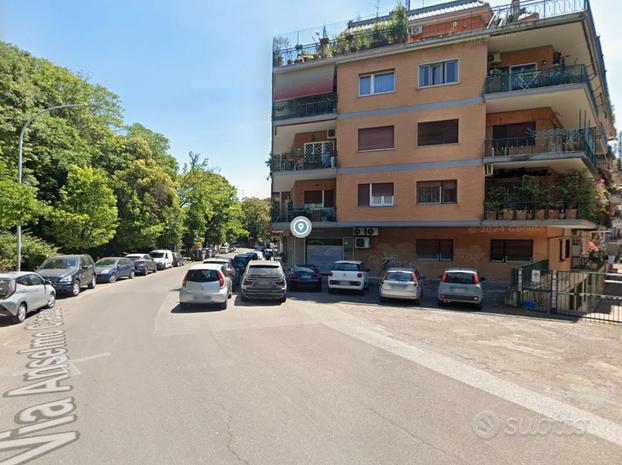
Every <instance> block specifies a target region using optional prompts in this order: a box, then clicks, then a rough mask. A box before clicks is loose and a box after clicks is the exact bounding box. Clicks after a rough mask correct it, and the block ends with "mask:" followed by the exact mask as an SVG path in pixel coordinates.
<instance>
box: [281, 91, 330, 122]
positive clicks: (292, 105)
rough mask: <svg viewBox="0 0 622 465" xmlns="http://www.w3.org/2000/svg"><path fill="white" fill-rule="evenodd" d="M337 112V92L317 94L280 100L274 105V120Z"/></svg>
mask: <svg viewBox="0 0 622 465" xmlns="http://www.w3.org/2000/svg"><path fill="white" fill-rule="evenodd" d="M332 113H337V93H336V92H333V93H330V94H324V95H316V96H313V97H303V98H298V99H291V100H280V101H277V102H274V103H273V105H272V119H273V120H274V121H279V120H284V119H290V118H306V117H309V116H320V115H327V114H332Z"/></svg>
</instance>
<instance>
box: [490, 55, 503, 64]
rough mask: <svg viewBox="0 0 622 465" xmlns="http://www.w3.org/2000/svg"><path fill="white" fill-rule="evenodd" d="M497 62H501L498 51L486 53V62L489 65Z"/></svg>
mask: <svg viewBox="0 0 622 465" xmlns="http://www.w3.org/2000/svg"><path fill="white" fill-rule="evenodd" d="M498 63H501V53H499V52H495V53H489V54H488V64H489V65H496V64H498Z"/></svg>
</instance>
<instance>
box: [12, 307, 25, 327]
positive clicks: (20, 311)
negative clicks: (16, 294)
mask: <svg viewBox="0 0 622 465" xmlns="http://www.w3.org/2000/svg"><path fill="white" fill-rule="evenodd" d="M27 313H28V307H26V304H25V303H24V302H22V303H21V304H19V307H18V308H17V313H16V314H15V316H14V317H13V319H14V320H15V322H16V323H22V322H23V321H24V320H25V319H26V314H27Z"/></svg>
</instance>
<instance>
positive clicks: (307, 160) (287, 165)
mask: <svg viewBox="0 0 622 465" xmlns="http://www.w3.org/2000/svg"><path fill="white" fill-rule="evenodd" d="M336 166H337V157H336V154H334V153H323V154H317V153H312V154H304V153H303V152H302V151H299V152H293V153H282V154H279V155H276V154H273V155H272V156H271V157H270V171H271V172H272V173H278V172H283V171H285V172H288V171H308V170H324V169H332V168H336Z"/></svg>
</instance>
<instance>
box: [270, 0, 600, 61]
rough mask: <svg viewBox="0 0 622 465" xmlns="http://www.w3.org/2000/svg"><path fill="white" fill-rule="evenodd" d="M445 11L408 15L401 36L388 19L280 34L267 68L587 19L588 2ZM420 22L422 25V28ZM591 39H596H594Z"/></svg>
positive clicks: (538, 1)
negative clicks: (573, 17)
mask: <svg viewBox="0 0 622 465" xmlns="http://www.w3.org/2000/svg"><path fill="white" fill-rule="evenodd" d="M455 3H456V4H457V6H460V4H461V3H462V4H464V3H468V2H466V1H465V2H460V1H459V0H458V1H456V2H455ZM445 8H446V5H444V4H443V5H440V6H439V5H432V6H428V7H424V8H418V9H413V10H410V11H409V12H408V18H409V22H408V27H409V28H410V30H409V31H408V32H407V33H405V34H404V33H403V32H402V31H403V25H400V27H398V28H396V27H394V26H392V25H391V22H390V16H389V15H385V16H381V17H379V18H371V19H367V20H357V21H342V22H339V23H335V24H328V25H324V26H320V27H315V28H311V29H307V30H299V31H294V32H292V33H288V34H282V35H279V36H276V37H274V39H273V46H272V52H273V65H274V66H275V67H280V66H288V65H296V64H298V63H305V62H308V61H315V60H324V59H328V58H331V57H335V56H340V55H348V54H352V53H357V52H359V51H363V50H368V49H373V48H378V47H386V46H391V45H396V44H403V43H405V42H408V43H422V44H423V43H425V42H426V41H430V40H436V39H438V38H440V37H448V36H469V35H476V34H480V33H481V32H482V31H486V30H488V31H499V30H504V29H510V28H512V27H514V26H515V25H521V24H533V23H535V22H536V21H539V20H543V19H548V18H553V17H557V16H563V15H567V14H572V13H579V12H586V14H588V15H590V16H591V12H590V5H589V1H588V0H535V1H522V2H520V5H518V6H517V5H516V4H514V5H512V4H506V5H501V6H495V7H490V8H487V9H484V8H482V7H475V8H472V9H470V10H463V11H458V12H457V13H456V15H455V17H456V18H459V20H458V21H456V20H455V18H452V17H449V18H448V17H447V15H446V11H445ZM421 21H424V22H423V24H421ZM415 22H416V23H417V25H418V26H421V28H420V29H417V30H415V28H412V26H413V24H414V23H415ZM320 31H322V32H321V33H320ZM594 37H595V38H597V36H596V35H595V34H594ZM599 58H600V57H599ZM602 69H604V67H603V68H602Z"/></svg>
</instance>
